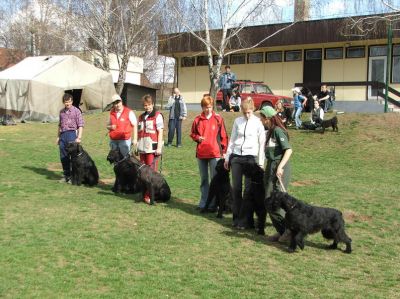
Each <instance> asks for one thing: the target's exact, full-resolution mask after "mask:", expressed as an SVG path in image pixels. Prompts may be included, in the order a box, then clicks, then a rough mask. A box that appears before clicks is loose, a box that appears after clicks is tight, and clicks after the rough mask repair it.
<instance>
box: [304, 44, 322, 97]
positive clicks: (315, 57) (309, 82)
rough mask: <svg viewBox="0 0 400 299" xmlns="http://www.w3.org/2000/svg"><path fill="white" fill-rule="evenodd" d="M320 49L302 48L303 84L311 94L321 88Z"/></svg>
mask: <svg viewBox="0 0 400 299" xmlns="http://www.w3.org/2000/svg"><path fill="white" fill-rule="evenodd" d="M321 68H322V49H308V50H304V67H303V84H304V86H305V87H307V88H309V89H310V90H311V92H312V94H317V93H318V92H319V91H320V89H321Z"/></svg>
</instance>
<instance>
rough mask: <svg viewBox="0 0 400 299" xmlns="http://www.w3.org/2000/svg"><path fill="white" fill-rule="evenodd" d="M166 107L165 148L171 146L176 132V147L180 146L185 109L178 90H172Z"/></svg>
mask: <svg viewBox="0 0 400 299" xmlns="http://www.w3.org/2000/svg"><path fill="white" fill-rule="evenodd" d="M167 107H169V121H168V142H167V146H171V145H172V140H173V139H174V135H175V131H176V146H177V147H181V146H182V121H183V120H185V119H186V116H187V108H186V104H185V101H184V100H183V96H182V95H181V93H180V91H179V89H178V88H176V87H175V88H174V92H173V94H172V95H171V96H170V97H169V99H168V104H167Z"/></svg>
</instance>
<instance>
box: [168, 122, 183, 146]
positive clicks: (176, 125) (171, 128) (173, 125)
mask: <svg viewBox="0 0 400 299" xmlns="http://www.w3.org/2000/svg"><path fill="white" fill-rule="evenodd" d="M175 130H176V145H181V144H182V120H181V119H177V118H174V119H170V120H169V122H168V144H171V143H172V140H173V139H174V134H175Z"/></svg>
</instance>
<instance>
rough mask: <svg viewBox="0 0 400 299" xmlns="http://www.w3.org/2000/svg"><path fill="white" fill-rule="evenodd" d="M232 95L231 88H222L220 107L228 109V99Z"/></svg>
mask: <svg viewBox="0 0 400 299" xmlns="http://www.w3.org/2000/svg"><path fill="white" fill-rule="evenodd" d="M231 96H232V89H223V90H222V109H225V110H229V100H230V98H231Z"/></svg>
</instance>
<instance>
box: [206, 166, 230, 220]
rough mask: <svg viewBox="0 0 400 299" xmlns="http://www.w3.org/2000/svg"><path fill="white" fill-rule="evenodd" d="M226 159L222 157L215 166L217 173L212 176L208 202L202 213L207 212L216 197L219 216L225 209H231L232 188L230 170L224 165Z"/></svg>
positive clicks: (219, 216)
mask: <svg viewBox="0 0 400 299" xmlns="http://www.w3.org/2000/svg"><path fill="white" fill-rule="evenodd" d="M224 162H225V160H224V159H220V160H218V162H217V165H216V166H215V170H216V174H215V176H214V177H213V178H212V180H211V183H210V188H209V191H208V196H207V202H206V205H205V206H204V208H202V209H201V213H206V212H207V211H208V207H209V206H210V204H211V201H212V199H213V198H214V197H215V206H216V207H218V213H217V217H218V218H222V213H223V212H224V211H227V210H228V211H230V210H231V205H232V188H231V182H230V180H229V171H228V170H226V169H225V167H224Z"/></svg>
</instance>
